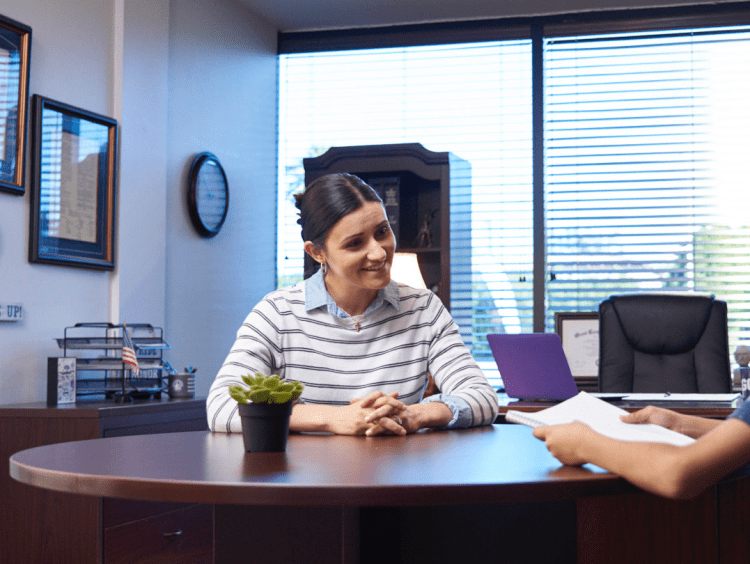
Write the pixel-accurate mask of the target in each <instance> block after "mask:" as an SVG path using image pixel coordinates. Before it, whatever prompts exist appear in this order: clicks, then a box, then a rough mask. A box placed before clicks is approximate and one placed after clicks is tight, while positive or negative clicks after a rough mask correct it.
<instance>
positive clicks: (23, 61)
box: [0, 16, 31, 195]
mask: <svg viewBox="0 0 750 564" xmlns="http://www.w3.org/2000/svg"><path fill="white" fill-rule="evenodd" d="M30 58H31V28H30V27H28V26H25V25H23V24H21V23H18V22H15V21H13V20H11V19H9V18H5V17H3V16H0V190H2V191H4V192H10V193H11V194H18V195H23V193H24V191H25V189H24V180H25V178H24V177H25V175H24V173H25V171H26V124H27V122H28V110H29V68H30Z"/></svg>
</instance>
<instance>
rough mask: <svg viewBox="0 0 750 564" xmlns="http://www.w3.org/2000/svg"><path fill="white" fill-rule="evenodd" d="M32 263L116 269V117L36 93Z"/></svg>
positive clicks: (33, 141) (31, 226)
mask: <svg viewBox="0 0 750 564" xmlns="http://www.w3.org/2000/svg"><path fill="white" fill-rule="evenodd" d="M33 108H34V116H33V120H34V128H33V136H32V146H33V154H32V159H31V164H32V167H31V170H32V175H31V176H32V188H31V221H30V230H31V233H30V236H29V262H32V263H42V264H55V265H64V266H75V267H80V268H89V269H96V270H113V269H114V266H115V189H116V184H117V162H116V155H117V121H115V120H114V119H111V118H108V117H106V116H103V115H99V114H95V113H93V112H89V111H86V110H83V109H81V108H76V107H73V106H70V105H68V104H63V103H62V102H56V101H54V100H50V99H49V98H45V97H43V96H39V95H35V96H34V97H33Z"/></svg>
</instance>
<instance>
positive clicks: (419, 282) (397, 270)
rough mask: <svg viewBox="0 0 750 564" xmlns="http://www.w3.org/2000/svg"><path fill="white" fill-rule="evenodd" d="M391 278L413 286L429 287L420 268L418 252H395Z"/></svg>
mask: <svg viewBox="0 0 750 564" xmlns="http://www.w3.org/2000/svg"><path fill="white" fill-rule="evenodd" d="M391 279H392V280H395V281H396V282H401V284H406V285H407V286H411V287H412V288H423V289H427V285H426V284H425V283H424V278H422V273H421V272H420V270H419V263H418V262H417V254H416V253H395V254H394V255H393V266H391Z"/></svg>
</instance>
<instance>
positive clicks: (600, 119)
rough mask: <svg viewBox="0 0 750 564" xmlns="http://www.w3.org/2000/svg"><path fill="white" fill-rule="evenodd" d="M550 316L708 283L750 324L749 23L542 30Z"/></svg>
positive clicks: (735, 324)
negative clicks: (613, 298)
mask: <svg viewBox="0 0 750 564" xmlns="http://www.w3.org/2000/svg"><path fill="white" fill-rule="evenodd" d="M544 67H545V75H544V80H545V90H544V99H545V107H544V118H545V119H544V121H545V210H546V216H545V219H546V256H547V268H548V273H547V274H548V282H547V295H546V300H547V304H546V306H547V309H546V316H547V327H548V328H549V329H552V328H553V327H554V313H555V312H564V311H595V310H597V308H598V304H599V303H600V302H601V300H602V299H604V298H606V297H608V296H609V295H610V294H614V293H620V292H637V291H670V290H675V291H699V292H711V293H713V294H715V295H716V296H717V297H718V298H721V299H724V300H726V301H727V302H728V304H729V318H730V319H729V329H730V349H732V350H733V349H734V346H735V345H737V344H739V343H740V342H741V341H743V340H744V341H745V342H746V341H747V339H748V337H750V334H749V333H748V332H749V331H750V292H749V290H750V260H748V258H749V256H748V255H749V253H748V250H749V249H750V219H748V212H749V211H750V208H748V203H749V200H750V190H749V188H750V185H749V184H748V181H747V171H746V167H747V161H748V157H749V156H750V143H749V142H748V137H747V135H748V131H750V109H749V108H748V99H749V98H748V92H749V91H750V27H733V28H724V29H693V30H673V31H666V32H654V31H649V32H647V33H629V34H621V35H614V34H610V35H599V36H577V37H575V36H569V37H554V38H548V39H546V40H545V41H544Z"/></svg>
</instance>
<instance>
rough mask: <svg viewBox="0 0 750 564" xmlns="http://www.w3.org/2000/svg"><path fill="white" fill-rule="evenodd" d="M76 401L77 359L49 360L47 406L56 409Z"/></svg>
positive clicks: (51, 358)
mask: <svg viewBox="0 0 750 564" xmlns="http://www.w3.org/2000/svg"><path fill="white" fill-rule="evenodd" d="M75 401H76V359H75V357H67V358H65V357H63V358H61V357H48V358H47V405H48V406H49V407H55V406H57V405H62V404H66V403H75Z"/></svg>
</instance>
